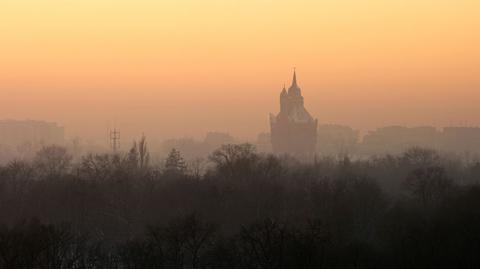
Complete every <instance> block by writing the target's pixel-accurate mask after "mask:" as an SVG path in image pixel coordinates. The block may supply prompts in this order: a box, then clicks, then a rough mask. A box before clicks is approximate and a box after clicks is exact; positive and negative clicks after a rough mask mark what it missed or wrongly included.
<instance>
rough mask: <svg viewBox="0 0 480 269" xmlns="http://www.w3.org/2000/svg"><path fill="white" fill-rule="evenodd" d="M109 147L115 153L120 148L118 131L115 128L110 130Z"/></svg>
mask: <svg viewBox="0 0 480 269" xmlns="http://www.w3.org/2000/svg"><path fill="white" fill-rule="evenodd" d="M110 147H112V150H113V153H117V151H118V150H119V149H120V131H119V130H117V129H116V128H114V129H113V131H110Z"/></svg>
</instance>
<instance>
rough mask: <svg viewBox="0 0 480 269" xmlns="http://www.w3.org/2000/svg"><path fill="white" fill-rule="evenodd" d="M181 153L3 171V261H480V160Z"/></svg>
mask: <svg viewBox="0 0 480 269" xmlns="http://www.w3.org/2000/svg"><path fill="white" fill-rule="evenodd" d="M209 160H210V166H209V168H208V169H207V170H206V172H205V173H203V172H201V171H200V169H199V166H195V165H192V166H190V167H187V165H186V164H185V162H184V160H183V159H182V157H181V155H180V153H179V152H178V151H172V152H171V154H170V155H169V157H168V159H167V160H166V162H165V164H164V165H162V166H161V167H160V166H158V165H152V164H150V163H149V156H148V151H147V149H146V144H145V143H144V140H142V142H141V143H139V144H138V145H136V146H135V147H133V148H132V150H130V152H128V153H127V154H121V155H89V156H84V157H83V158H82V159H81V160H78V161H72V159H71V158H70V156H69V155H68V153H67V152H66V151H65V150H64V149H63V148H60V147H56V146H51V147H46V148H44V149H42V150H41V151H40V152H38V153H37V156H36V157H35V158H34V159H33V160H29V161H13V162H11V163H9V164H8V165H5V166H3V167H0V220H1V222H2V226H1V227H0V268H6V269H7V268H8V269H22V268H34V269H36V268H41V269H46V268H58V269H60V268H82V269H83V268H85V269H86V268H92V269H93V268H107V269H108V268H126V269H130V268H138V269H149V268H182V269H183V268H228V269H230V268H253V269H256V268H259V269H277V268H278V269H280V268H295V269H296V268H299V269H300V268H480V187H479V186H478V182H480V181H479V180H480V163H479V162H478V161H473V160H467V159H460V158H454V157H445V156H440V155H439V154H438V153H436V152H434V151H430V150H426V149H419V148H414V149H411V150H409V151H407V152H405V153H404V154H402V155H399V156H382V157H376V158H373V157H372V158H370V159H368V160H355V161H353V160H350V159H348V158H342V159H329V158H325V159H319V160H316V161H315V162H314V163H311V164H301V163H299V162H296V161H295V160H294V159H292V158H288V157H283V158H277V157H273V156H268V155H263V154H257V153H255V150H254V149H253V147H252V146H250V145H247V144H244V145H226V146H222V147H221V148H220V149H218V150H216V151H215V152H213V153H212V154H211V155H210V157H209Z"/></svg>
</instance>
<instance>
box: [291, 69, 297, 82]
mask: <svg viewBox="0 0 480 269" xmlns="http://www.w3.org/2000/svg"><path fill="white" fill-rule="evenodd" d="M292 86H294V87H296V86H297V72H296V70H295V67H294V68H293V80H292Z"/></svg>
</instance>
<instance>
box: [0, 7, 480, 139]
mask: <svg viewBox="0 0 480 269" xmlns="http://www.w3.org/2000/svg"><path fill="white" fill-rule="evenodd" d="M294 67H296V70H297V77H298V82H299V86H300V87H301V88H302V93H303V96H304V97H305V105H306V107H307V109H308V110H309V111H310V113H311V114H312V115H313V116H314V117H316V118H318V120H319V123H320V124H344V125H349V126H352V127H354V128H358V129H360V130H369V129H374V128H376V127H379V126H384V125H396V124H401V125H407V126H417V125H433V126H437V127H441V126H446V125H457V126H458V125H460V126H477V125H480V117H479V116H478V115H480V106H479V105H478V104H479V103H480V1H477V0H470V1H469V0H451V1H443V0H436V1H433V0H431V1H430V0H415V1H414V0H402V1H396V0H390V1H386V0H363V1H359V0H335V1H333V0H331V1H330V0H325V1H321V0H317V1H307V0H295V1H293V0H292V1H283V0H275V1H274V0H242V1H233V0H223V1H213V0H203V1H198V0H156V1H154V0H150V1H149V0H129V1H127V0H77V1H73V0H42V1H38V0H1V1H0V119H4V118H8V119H40V120H48V121H55V122H58V123H60V124H61V125H63V126H65V128H66V132H67V135H68V136H69V137H74V136H80V137H84V138H87V139H93V140H98V141H101V140H102V139H104V138H105V137H106V134H107V130H108V128H111V127H112V126H117V127H118V128H120V129H121V131H122V133H123V134H124V137H138V136H140V135H141V134H142V133H145V134H146V135H147V137H148V136H150V137H154V138H156V139H165V138H169V137H183V136H187V137H201V136H202V135H204V134H205V132H207V131H222V132H229V133H230V134H232V135H234V136H237V137H240V138H254V137H255V136H256V135H257V134H258V133H259V132H265V131H268V130H269V122H268V120H269V117H268V115H269V113H277V112H278V110H279V93H280V91H281V89H282V87H283V84H284V83H285V84H287V87H288V85H289V84H290V82H291V77H292V72H293V68H294Z"/></svg>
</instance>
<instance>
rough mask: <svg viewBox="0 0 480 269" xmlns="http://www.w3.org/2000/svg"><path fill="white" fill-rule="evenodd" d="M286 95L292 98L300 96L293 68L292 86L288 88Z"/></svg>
mask: <svg viewBox="0 0 480 269" xmlns="http://www.w3.org/2000/svg"><path fill="white" fill-rule="evenodd" d="M288 94H289V95H292V96H301V95H302V94H301V91H300V87H298V85H297V72H296V70H295V68H294V69H293V79H292V85H291V86H290V88H288Z"/></svg>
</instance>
